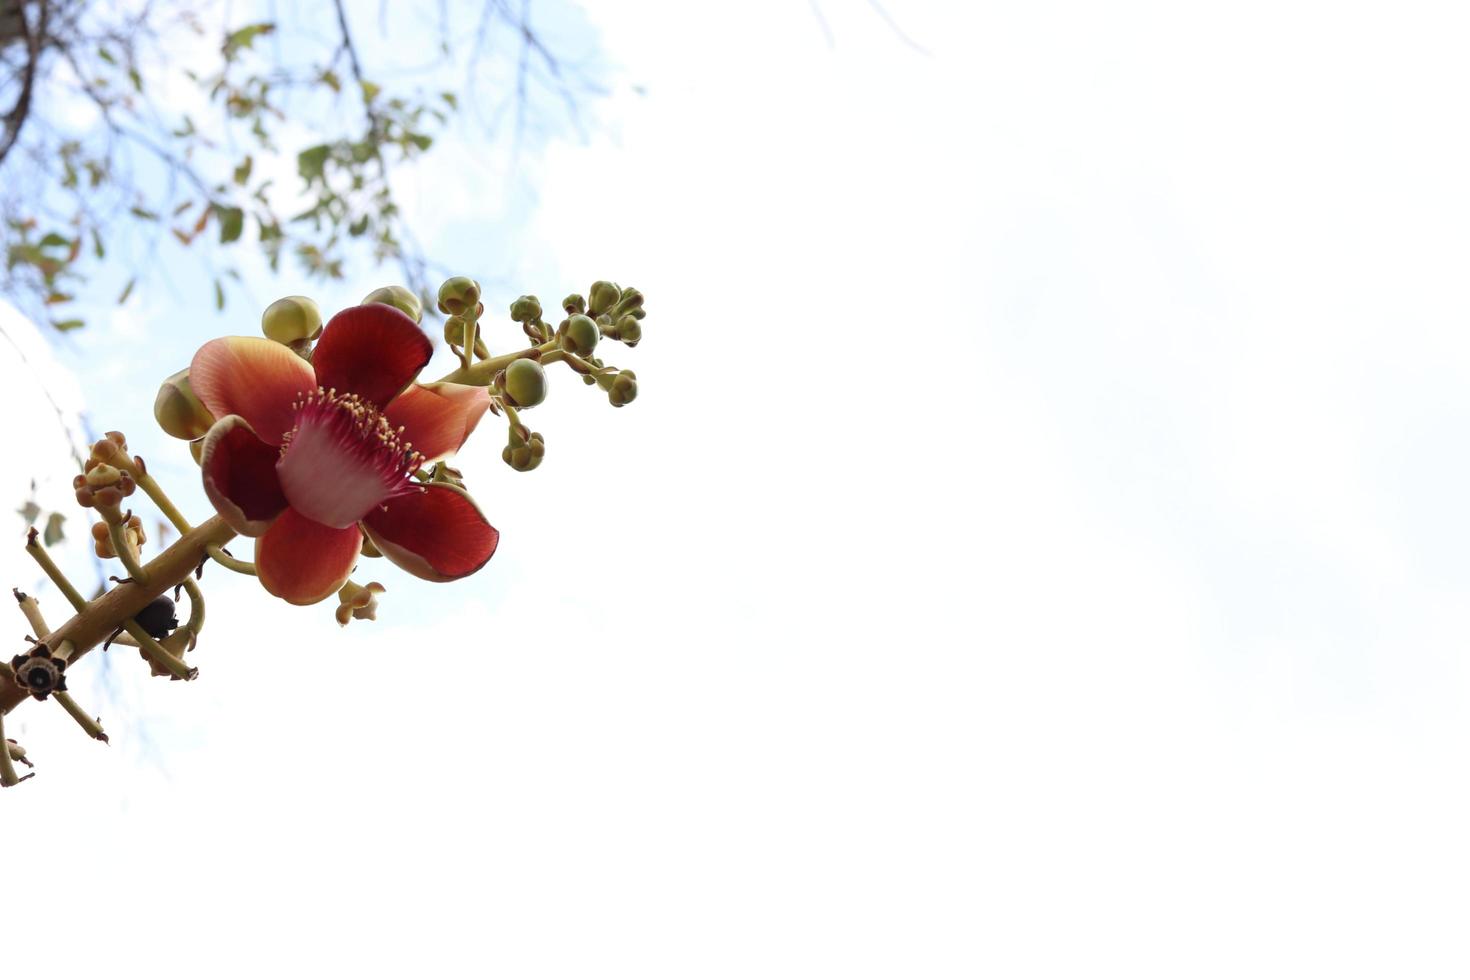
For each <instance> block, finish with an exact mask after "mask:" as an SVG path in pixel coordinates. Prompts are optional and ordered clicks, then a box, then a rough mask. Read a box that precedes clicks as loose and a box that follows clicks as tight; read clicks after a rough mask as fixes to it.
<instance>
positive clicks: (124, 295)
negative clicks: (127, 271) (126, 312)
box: [117, 276, 138, 306]
mask: <svg viewBox="0 0 1470 980" xmlns="http://www.w3.org/2000/svg"><path fill="white" fill-rule="evenodd" d="M136 285H138V277H137V276H134V277H133V278H131V279H129V280H128V284H127V285H126V286H124V287H123V291H122V292H121V293H119V294H118V297H117V305H118V306H121V305H123V304H124V303H126V302H127V301H128V297H129V296H131V295H133V287H134V286H136Z"/></svg>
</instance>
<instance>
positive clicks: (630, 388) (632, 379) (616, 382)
mask: <svg viewBox="0 0 1470 980" xmlns="http://www.w3.org/2000/svg"><path fill="white" fill-rule="evenodd" d="M597 383H598V384H600V385H602V386H603V387H604V388H606V389H607V400H608V401H610V402H612V406H613V408H622V407H623V406H624V405H626V404H628V403H629V402H631V401H632V400H633V399H635V398H637V397H638V378H637V377H636V376H635V375H634V374H633V372H632V371H628V370H623V371H619V372H618V373H617V374H616V375H614V376H613V377H611V378H605V379H604V378H598V379H597Z"/></svg>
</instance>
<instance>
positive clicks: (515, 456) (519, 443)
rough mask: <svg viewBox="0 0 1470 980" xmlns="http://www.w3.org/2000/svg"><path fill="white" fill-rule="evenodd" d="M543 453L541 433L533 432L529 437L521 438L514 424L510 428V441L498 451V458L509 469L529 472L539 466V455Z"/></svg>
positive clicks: (544, 450)
mask: <svg viewBox="0 0 1470 980" xmlns="http://www.w3.org/2000/svg"><path fill="white" fill-rule="evenodd" d="M545 455H546V441H545V440H544V439H542V438H541V433H539V432H533V433H531V438H530V439H522V438H521V434H520V433H519V432H518V431H516V427H515V426H511V429H510V443H509V444H508V445H507V446H506V447H505V448H504V449H502V450H501V451H500V458H501V459H503V460H505V462H506V464H507V465H509V466H510V468H511V469H513V470H516V471H518V472H521V473H529V472H530V471H531V470H534V469H535V468H536V467H538V466H540V465H541V457H542V456H545Z"/></svg>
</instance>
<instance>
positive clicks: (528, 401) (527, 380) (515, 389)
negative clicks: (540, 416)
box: [500, 357, 546, 408]
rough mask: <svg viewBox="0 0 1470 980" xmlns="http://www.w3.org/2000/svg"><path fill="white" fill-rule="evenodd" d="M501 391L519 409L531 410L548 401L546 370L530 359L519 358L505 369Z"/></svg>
mask: <svg viewBox="0 0 1470 980" xmlns="http://www.w3.org/2000/svg"><path fill="white" fill-rule="evenodd" d="M500 388H501V391H502V392H504V393H505V396H506V397H507V398H508V399H510V401H511V403H512V404H513V405H515V406H516V407H517V408H530V407H532V406H533V405H540V404H541V403H542V402H544V401H545V400H546V369H545V368H543V367H542V366H541V365H540V364H537V363H536V362H535V361H533V360H531V359H530V358H529V357H518V358H516V359H515V360H514V361H511V362H510V364H509V365H508V366H507V367H506V369H505V374H504V380H503V382H502V384H501V386H500Z"/></svg>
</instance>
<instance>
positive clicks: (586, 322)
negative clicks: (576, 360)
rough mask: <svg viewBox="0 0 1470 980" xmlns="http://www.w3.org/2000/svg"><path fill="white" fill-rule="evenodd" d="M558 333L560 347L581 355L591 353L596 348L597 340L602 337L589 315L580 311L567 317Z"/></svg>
mask: <svg viewBox="0 0 1470 980" xmlns="http://www.w3.org/2000/svg"><path fill="white" fill-rule="evenodd" d="M560 333H561V346H562V349H563V350H566V351H570V352H571V353H573V354H582V355H586V354H591V353H592V352H593V351H594V350H596V349H597V341H598V340H599V339H600V338H601V337H602V334H601V333H600V332H599V331H598V329H597V324H596V323H595V322H593V320H592V318H591V317H590V316H586V315H585V314H582V313H577V314H574V315H573V316H571V317H568V318H567V321H566V323H564V324H563V325H562V329H561V331H560Z"/></svg>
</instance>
